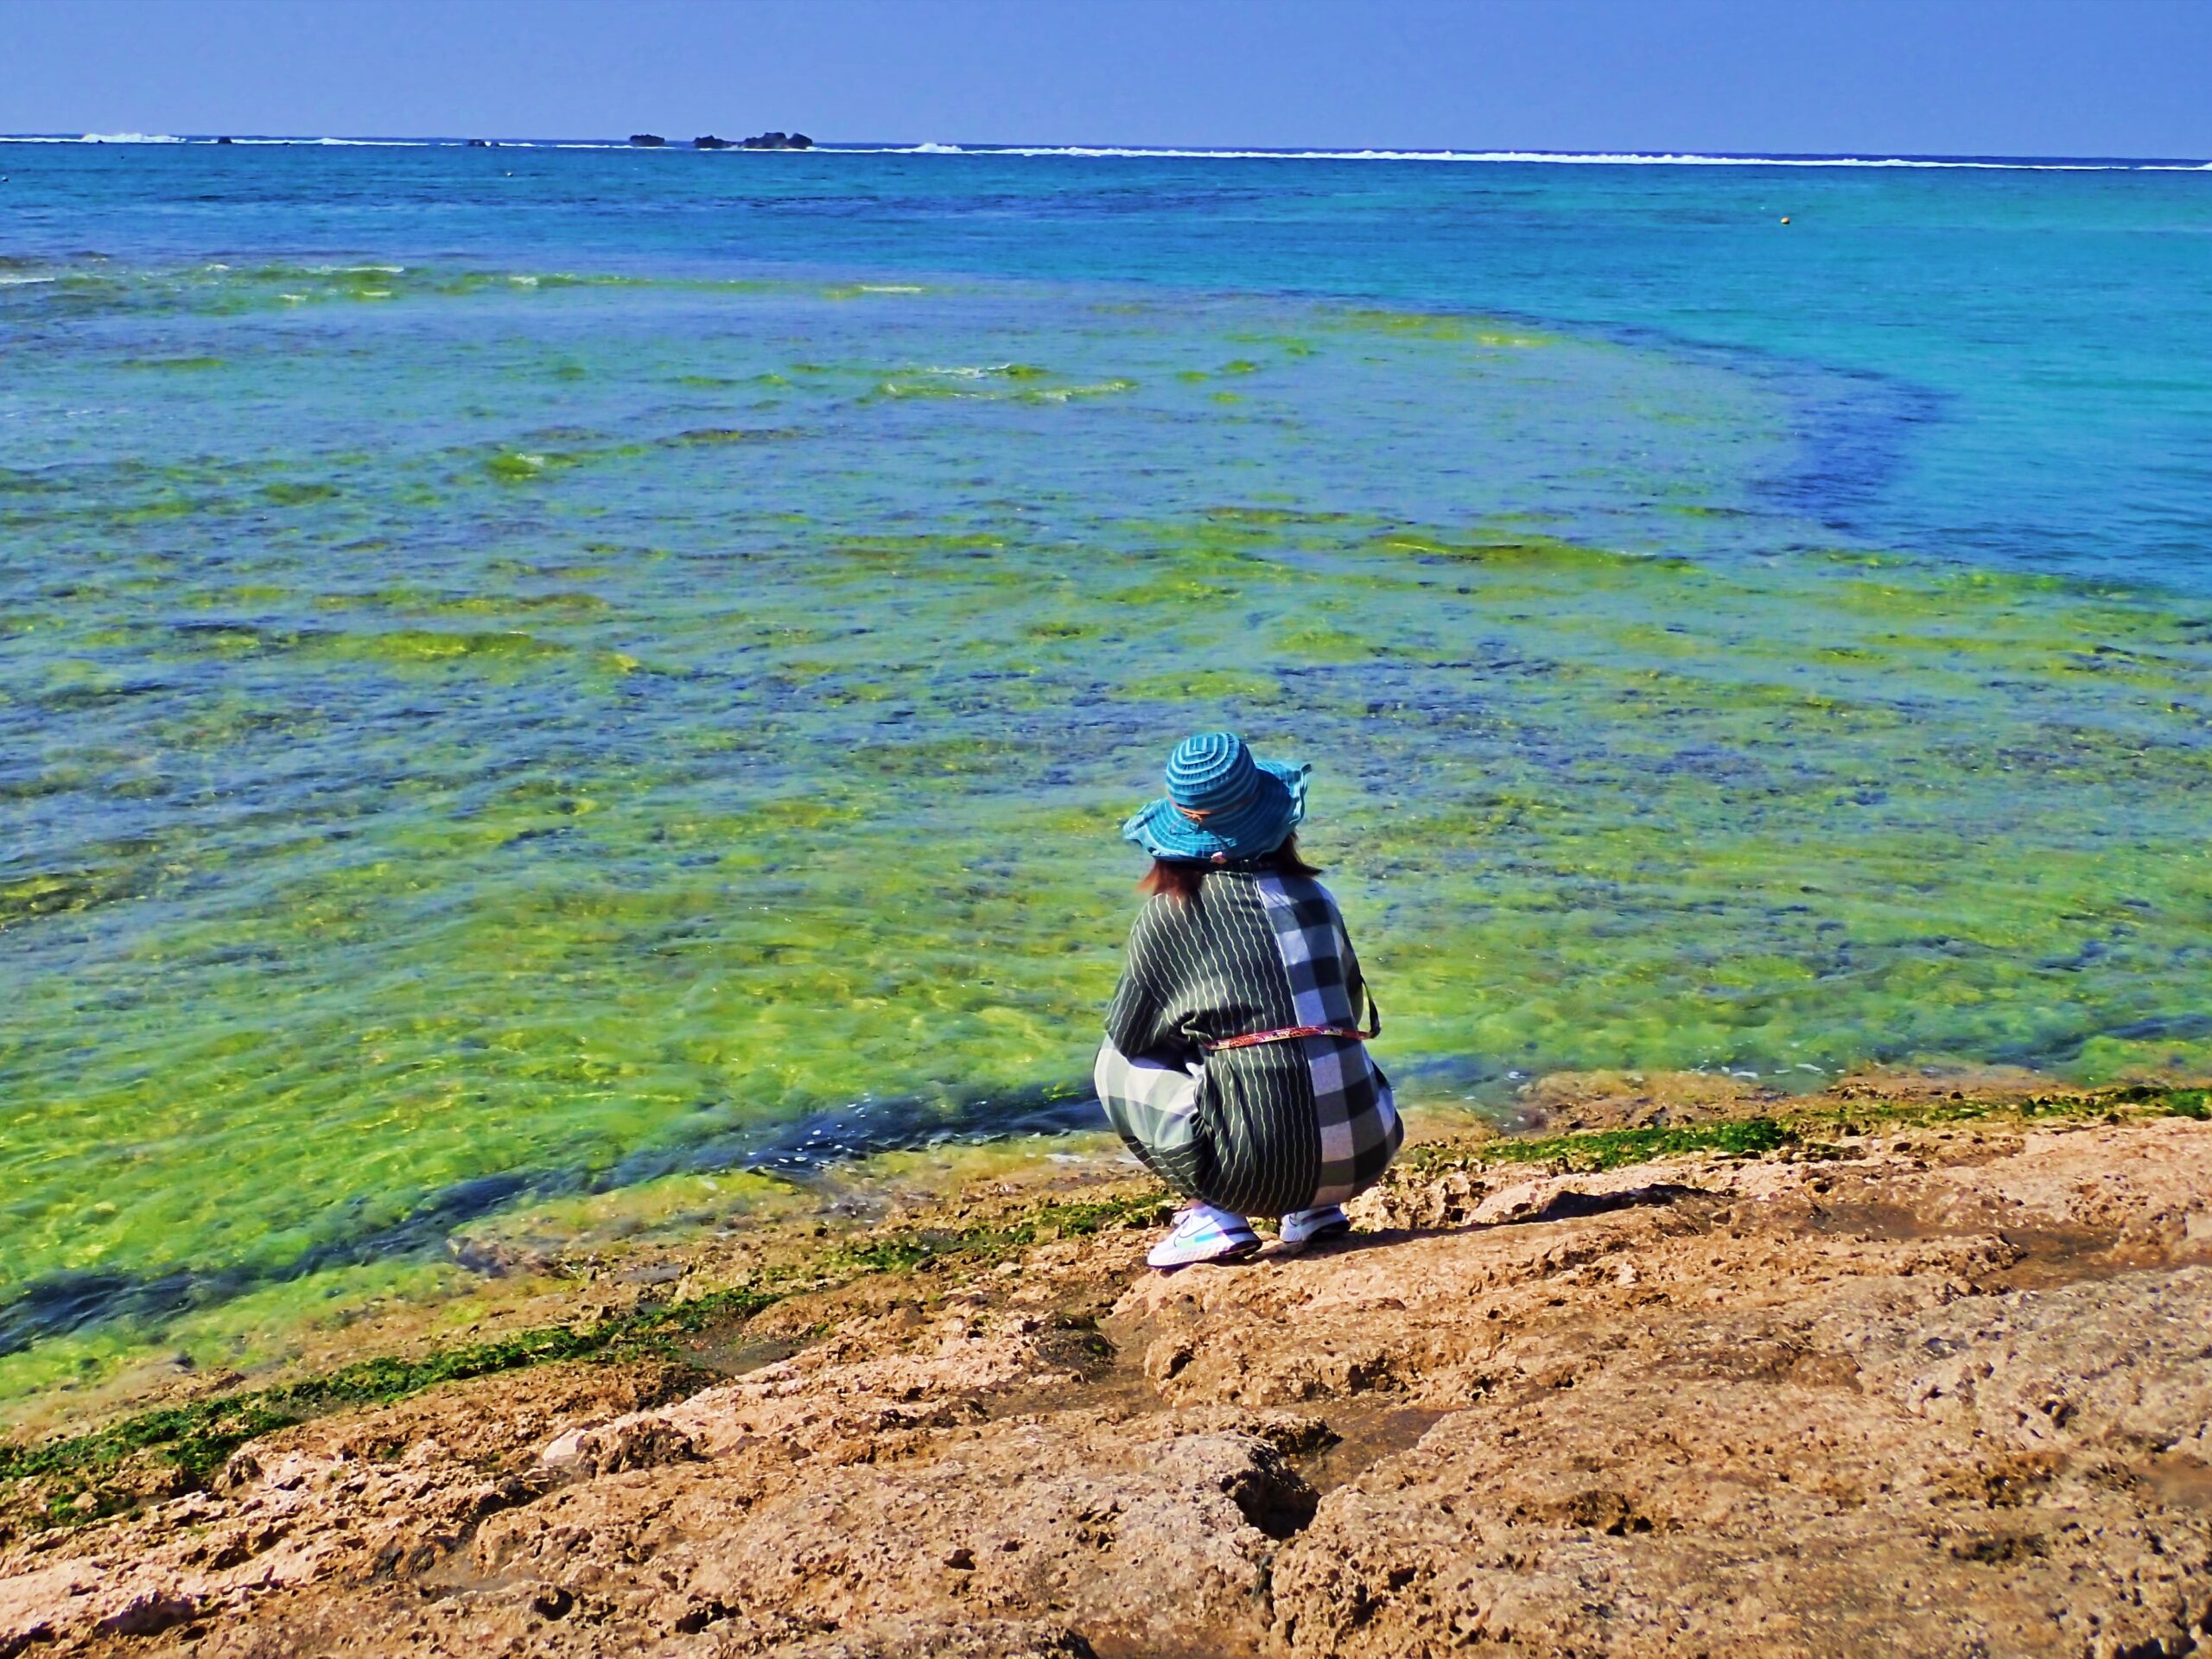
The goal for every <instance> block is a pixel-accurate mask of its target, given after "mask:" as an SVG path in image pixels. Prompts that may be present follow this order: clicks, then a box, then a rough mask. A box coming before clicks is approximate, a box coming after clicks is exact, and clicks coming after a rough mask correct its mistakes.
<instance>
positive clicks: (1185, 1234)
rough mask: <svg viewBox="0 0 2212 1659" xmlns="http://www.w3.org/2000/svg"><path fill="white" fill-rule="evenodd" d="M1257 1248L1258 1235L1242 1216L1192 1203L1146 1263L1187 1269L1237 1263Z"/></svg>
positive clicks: (1176, 1219) (1176, 1220) (1147, 1258)
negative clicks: (1205, 1265)
mask: <svg viewBox="0 0 2212 1659" xmlns="http://www.w3.org/2000/svg"><path fill="white" fill-rule="evenodd" d="M1259 1248H1260V1236H1259V1235H1258V1234H1257V1233H1255V1232H1254V1231H1253V1230H1252V1224H1251V1223H1249V1222H1248V1221H1246V1220H1245V1219H1244V1217H1242V1216H1240V1215H1236V1214H1234V1213H1232V1212H1231V1211H1227V1210H1217V1209H1215V1208H1214V1207H1213V1205H1210V1204H1194V1205H1192V1206H1191V1207H1190V1208H1189V1209H1187V1210H1185V1211H1184V1212H1183V1213H1182V1214H1181V1215H1179V1216H1178V1217H1175V1225H1174V1226H1173V1228H1171V1229H1170V1230H1169V1231H1168V1234H1167V1236H1166V1237H1165V1238H1163V1239H1161V1240H1160V1243H1157V1244H1155V1245H1154V1246H1153V1247H1152V1253H1151V1254H1150V1255H1147V1256H1146V1257H1145V1260H1146V1261H1147V1262H1149V1263H1150V1264H1151V1265H1152V1266H1154V1267H1155V1268H1187V1267H1189V1266H1191V1265H1192V1263H1193V1262H1240V1261H1242V1260H1243V1258H1244V1257H1246V1256H1248V1255H1252V1254H1254V1253H1255V1251H1257V1250H1258V1249H1259Z"/></svg>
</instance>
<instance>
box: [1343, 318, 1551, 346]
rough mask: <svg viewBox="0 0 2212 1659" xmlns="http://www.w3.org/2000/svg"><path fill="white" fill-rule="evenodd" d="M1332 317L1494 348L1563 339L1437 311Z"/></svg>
mask: <svg viewBox="0 0 2212 1659" xmlns="http://www.w3.org/2000/svg"><path fill="white" fill-rule="evenodd" d="M1329 321H1332V322H1333V323H1335V324H1336V325H1337V326H1338V327H1342V328H1345V329H1349V330H1354V331H1357V332H1360V333H1364V334H1385V335H1395V336H1397V337H1399V338H1401V339H1414V340H1444V341H1451V342H1453V343H1455V344H1460V345H1467V346H1489V347H1492V348H1504V347H1510V348H1513V349H1516V350H1526V349H1533V348H1535V347H1537V346H1555V345H1557V344H1559V343H1560V339H1561V336H1560V335H1558V334H1547V333H1545V332H1543V331H1541V330H1540V329H1534V328H1517V327H1512V326H1510V325H1509V324H1505V323H1501V322H1498V321H1494V320H1491V319H1487V318H1482V317H1463V316H1455V315H1451V314H1449V313H1446V312H1435V311H1383V310H1362V311H1344V312H1339V313H1336V314H1334V315H1332V316H1331V317H1330V318H1329Z"/></svg>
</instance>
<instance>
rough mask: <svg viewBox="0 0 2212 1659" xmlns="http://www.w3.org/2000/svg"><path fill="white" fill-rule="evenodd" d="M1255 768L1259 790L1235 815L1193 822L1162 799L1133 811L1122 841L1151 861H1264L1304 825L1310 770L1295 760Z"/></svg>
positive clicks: (1276, 761)
mask: <svg viewBox="0 0 2212 1659" xmlns="http://www.w3.org/2000/svg"><path fill="white" fill-rule="evenodd" d="M1258 764H1259V768H1260V783H1259V787H1258V788H1256V789H1255V790H1254V791H1252V798H1251V799H1250V800H1249V801H1247V802H1245V803H1244V804H1243V805H1242V806H1240V807H1238V808H1237V809H1236V810H1235V811H1234V812H1224V813H1217V814H1216V815H1214V816H1213V817H1209V818H1207V819H1206V820H1205V823H1192V822H1191V820H1190V819H1188V818H1186V817H1184V816H1183V814H1182V811H1181V810H1180V809H1179V808H1178V807H1177V806H1176V804H1175V803H1174V802H1173V800H1171V799H1169V798H1167V797H1166V796H1165V795H1163V796H1161V797H1160V798H1159V799H1158V800H1156V801H1148V802H1147V803H1146V804H1144V805H1143V806H1141V807H1140V808H1138V809H1137V810H1136V811H1135V813H1134V814H1133V815H1132V816H1131V817H1130V818H1129V820H1128V823H1124V824H1123V825H1122V840H1124V841H1133V842H1135V843H1136V844H1137V845H1138V846H1140V847H1141V848H1143V849H1145V851H1147V853H1150V854H1151V855H1153V856H1154V858H1168V859H1192V860H1203V861H1207V862H1211V861H1213V860H1215V859H1217V858H1221V859H1231V860H1234V859H1243V858H1262V857H1264V856H1266V855H1268V854H1269V853H1272V852H1273V851H1274V849H1276V848H1278V847H1280V846H1281V845H1282V843H1283V842H1284V840H1285V839H1286V838H1287V836H1289V834H1290V832H1291V831H1292V830H1294V829H1296V828H1298V826H1299V825H1300V823H1303V822H1305V818H1306V773H1307V772H1309V771H1311V770H1312V768H1310V767H1308V766H1306V764H1305V763H1304V762H1302V761H1296V760H1262V761H1260V762H1259V763H1258Z"/></svg>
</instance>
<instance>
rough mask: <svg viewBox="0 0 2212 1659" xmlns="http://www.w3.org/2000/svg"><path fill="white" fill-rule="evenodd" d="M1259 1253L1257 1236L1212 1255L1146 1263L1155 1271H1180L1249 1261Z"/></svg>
mask: <svg viewBox="0 0 2212 1659" xmlns="http://www.w3.org/2000/svg"><path fill="white" fill-rule="evenodd" d="M1259 1253H1260V1241H1259V1240H1258V1239H1256V1238H1255V1239H1253V1240H1252V1241H1251V1242H1250V1243H1245V1244H1232V1245H1230V1247H1229V1248H1228V1249H1225V1250H1221V1251H1218V1252H1217V1253H1216V1254H1214V1255H1194V1256H1192V1258H1191V1259H1190V1260H1189V1261H1187V1262H1165V1263H1162V1262H1146V1263H1145V1265H1146V1266H1147V1267H1148V1268H1151V1269H1152V1270H1153V1271H1154V1273H1179V1272H1181V1271H1182V1270H1183V1269H1184V1268H1214V1267H1225V1266H1227V1265H1229V1264H1230V1263H1231V1262H1249V1261H1250V1260H1251V1259H1252V1258H1253V1257H1254V1256H1255V1255H1258V1254H1259Z"/></svg>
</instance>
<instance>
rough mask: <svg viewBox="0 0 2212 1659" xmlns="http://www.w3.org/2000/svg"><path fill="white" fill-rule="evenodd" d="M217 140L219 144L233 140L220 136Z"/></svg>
mask: <svg viewBox="0 0 2212 1659" xmlns="http://www.w3.org/2000/svg"><path fill="white" fill-rule="evenodd" d="M215 142H216V143H219V144H227V143H230V142H231V141H230V140H229V139H227V138H218V139H217V140H216V141H215Z"/></svg>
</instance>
